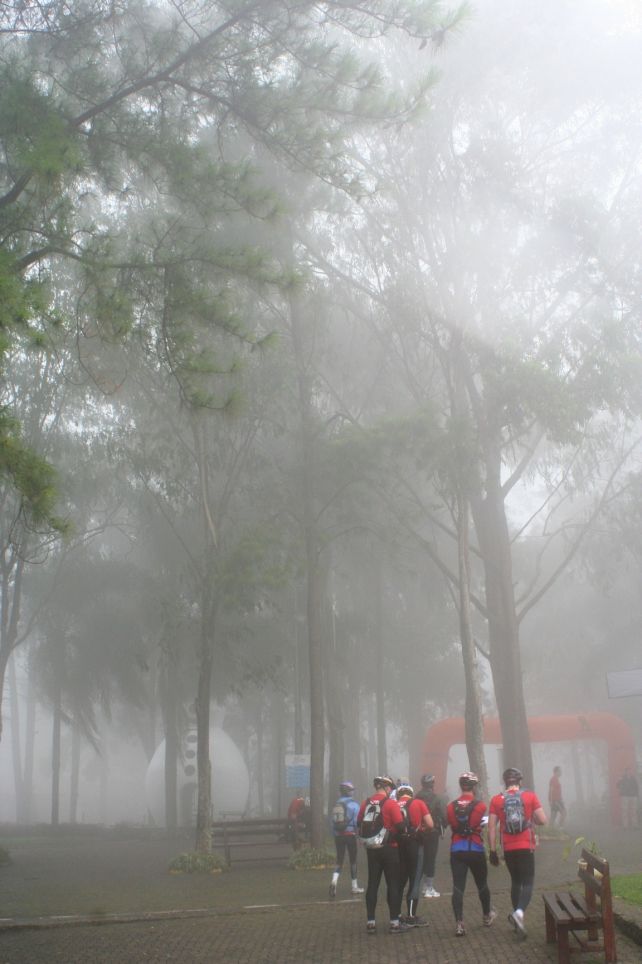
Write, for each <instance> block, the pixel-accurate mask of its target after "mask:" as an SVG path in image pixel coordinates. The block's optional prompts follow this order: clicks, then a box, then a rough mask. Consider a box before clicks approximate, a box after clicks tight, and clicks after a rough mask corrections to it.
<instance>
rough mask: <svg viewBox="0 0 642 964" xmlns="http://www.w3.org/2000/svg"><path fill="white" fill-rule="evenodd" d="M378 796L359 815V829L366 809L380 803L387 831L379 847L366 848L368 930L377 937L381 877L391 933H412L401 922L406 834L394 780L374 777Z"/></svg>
mask: <svg viewBox="0 0 642 964" xmlns="http://www.w3.org/2000/svg"><path fill="white" fill-rule="evenodd" d="M373 783H374V788H375V793H373V794H372V796H370V797H366V799H365V800H364V801H363V802H362V804H361V807H360V808H359V814H358V816H357V827H359V828H360V830H361V828H362V825H363V822H364V821H363V818H364V814H365V813H366V808H367V807H368V805H369V804H371V803H377V802H378V803H380V805H381V817H382V818H383V829H384V830H385V831H387V833H386V834H385V840H384V841H383V842H382V843H380V844H378V845H377V846H376V847H368V846H367V845H366V854H367V858H368V885H367V887H366V915H367V921H366V931H367V933H368V934H375V932H376V926H377V925H376V922H375V909H376V906H377V895H378V892H379V884H380V883H381V877H382V875H383V876H384V877H385V878H386V888H387V898H388V910H389V911H390V933H391V934H402V933H405V932H406V931H409V930H410V927H409V926H408V924H406V923H405V921H400V920H399V914H400V912H401V893H400V891H399V846H398V842H397V837H398V835H399V834H400V833H403V831H404V819H403V815H402V813H401V810H400V809H399V804H398V803H397V801H396V800H392V799H391V797H390V794H391V793H392V791H393V790H394V789H395V781H394V780H393V779H392V777H389V776H383V777H375V778H374V781H373Z"/></svg>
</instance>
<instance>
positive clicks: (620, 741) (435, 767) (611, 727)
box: [422, 713, 636, 824]
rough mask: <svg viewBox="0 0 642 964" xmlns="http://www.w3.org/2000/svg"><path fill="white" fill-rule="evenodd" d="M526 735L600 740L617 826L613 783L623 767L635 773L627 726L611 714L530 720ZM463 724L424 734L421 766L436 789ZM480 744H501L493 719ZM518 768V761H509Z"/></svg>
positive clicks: (445, 723)
mask: <svg viewBox="0 0 642 964" xmlns="http://www.w3.org/2000/svg"><path fill="white" fill-rule="evenodd" d="M528 732H529V733H530V738H531V741H532V742H533V743H555V742H559V741H560V740H604V742H605V743H606V747H607V753H608V770H609V794H610V799H611V817H612V820H613V823H614V824H620V823H621V812H620V800H619V794H618V791H617V781H618V780H619V779H620V777H621V776H622V773H623V772H624V769H625V767H627V766H628V767H630V768H631V770H632V771H633V772H635V768H636V761H635V743H634V739H633V731H632V730H631V727H630V726H629V725H628V723H625V722H624V720H621V719H620V718H619V717H618V716H613V715H612V714H611V713H585V714H583V715H578V716H532V717H530V719H529V720H528ZM464 742H465V737H464V720H463V717H460V716H452V717H450V718H449V719H447V720H441V722H440V723H435V724H434V725H433V726H431V727H430V729H429V730H428V732H427V733H426V737H425V740H424V746H423V752H422V766H423V771H424V772H426V773H434V774H435V778H436V784H437V786H438V787H444V786H445V784H446V771H447V768H448V753H449V750H450V748H451V747H452V746H455V745H456V744H458V743H464ZM484 743H497V744H501V743H502V731H501V728H500V725H499V720H497V719H487V720H484ZM509 762H511V763H514V764H515V765H516V766H519V761H509Z"/></svg>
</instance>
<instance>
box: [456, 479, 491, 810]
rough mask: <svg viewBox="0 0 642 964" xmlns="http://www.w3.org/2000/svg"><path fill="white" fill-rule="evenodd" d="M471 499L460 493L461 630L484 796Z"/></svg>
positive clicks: (467, 715)
mask: <svg viewBox="0 0 642 964" xmlns="http://www.w3.org/2000/svg"><path fill="white" fill-rule="evenodd" d="M468 517H469V508H468V500H467V499H466V497H465V496H464V495H462V493H461V492H458V494H457V555H458V564H459V633H460V637H461V651H462V657H463V662H464V678H465V681H466V706H465V712H464V719H465V732H466V749H467V751H468V760H469V763H470V766H471V767H472V769H473V770H474V771H475V773H476V774H477V776H478V777H479V789H480V792H481V795H482V797H483V798H485V797H486V795H487V791H488V773H487V771H486V759H485V757H484V717H483V710H482V698H481V688H480V686H479V669H478V665H477V651H476V649H475V639H474V635H473V628H472V625H471V618H470V549H469V543H468V538H469V518H468Z"/></svg>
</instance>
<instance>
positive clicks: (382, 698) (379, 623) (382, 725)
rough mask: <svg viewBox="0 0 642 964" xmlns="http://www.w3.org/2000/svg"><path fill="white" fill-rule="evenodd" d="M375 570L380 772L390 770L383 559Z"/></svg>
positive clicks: (375, 635) (378, 762)
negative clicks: (384, 639) (384, 637)
mask: <svg viewBox="0 0 642 964" xmlns="http://www.w3.org/2000/svg"><path fill="white" fill-rule="evenodd" d="M375 565H376V570H375V625H374V642H375V647H376V656H377V663H376V666H377V683H376V691H375V692H376V706H377V769H378V771H379V774H385V773H387V771H388V749H387V746H386V691H385V686H384V675H385V660H384V641H383V602H382V593H383V578H382V573H381V560H380V559H378V558H377V560H376V563H375Z"/></svg>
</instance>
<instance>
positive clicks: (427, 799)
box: [417, 790, 448, 830]
mask: <svg viewBox="0 0 642 964" xmlns="http://www.w3.org/2000/svg"><path fill="white" fill-rule="evenodd" d="M417 797H418V798H419V799H420V800H423V802H424V803H425V804H426V806H427V807H428V812H429V813H430V816H431V817H432V821H433V823H434V825H435V826H434V829H435V830H441V828H442V827H445V826H447V825H448V821H447V820H446V817H445V815H444V809H443V804H442V802H441V797H440V796H439V794H438V793H435V791H434V790H421V791H420V792H419V793H418V794H417Z"/></svg>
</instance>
